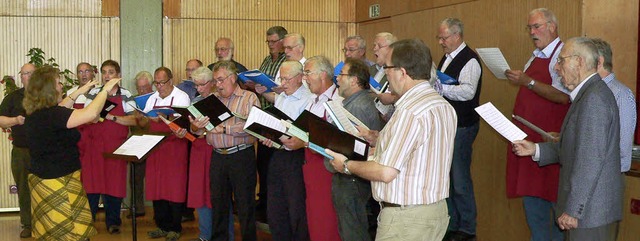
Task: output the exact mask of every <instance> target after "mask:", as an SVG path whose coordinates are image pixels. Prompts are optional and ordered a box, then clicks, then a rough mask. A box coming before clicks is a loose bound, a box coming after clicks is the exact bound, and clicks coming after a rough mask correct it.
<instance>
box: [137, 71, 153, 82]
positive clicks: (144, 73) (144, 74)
mask: <svg viewBox="0 0 640 241" xmlns="http://www.w3.org/2000/svg"><path fill="white" fill-rule="evenodd" d="M142 77H144V78H147V81H149V84H151V81H153V76H152V75H151V73H149V72H148V71H140V72H138V74H136V77H135V78H133V80H135V81H138V80H139V79H141V78H142Z"/></svg>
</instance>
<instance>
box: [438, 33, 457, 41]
mask: <svg viewBox="0 0 640 241" xmlns="http://www.w3.org/2000/svg"><path fill="white" fill-rule="evenodd" d="M451 36H453V34H449V36H446V37H440V36H436V40H438V41H442V42H444V41H447V39H448V38H449V37H451Z"/></svg>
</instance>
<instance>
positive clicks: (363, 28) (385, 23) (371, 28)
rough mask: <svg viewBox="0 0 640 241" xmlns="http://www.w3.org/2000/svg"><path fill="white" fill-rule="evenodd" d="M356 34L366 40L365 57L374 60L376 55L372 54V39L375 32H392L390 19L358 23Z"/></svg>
mask: <svg viewBox="0 0 640 241" xmlns="http://www.w3.org/2000/svg"><path fill="white" fill-rule="evenodd" d="M357 29H358V34H359V35H360V36H362V37H363V38H364V39H365V40H366V41H367V59H369V60H371V61H374V62H375V60H376V57H375V56H374V55H373V40H374V38H375V36H376V34H377V33H380V32H391V33H392V34H393V32H392V28H391V19H390V18H382V19H376V20H373V21H368V22H363V23H358V26H357Z"/></svg>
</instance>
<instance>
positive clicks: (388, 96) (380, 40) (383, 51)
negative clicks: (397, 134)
mask: <svg viewBox="0 0 640 241" xmlns="http://www.w3.org/2000/svg"><path fill="white" fill-rule="evenodd" d="M397 40H398V39H397V38H396V37H395V36H393V34H391V33H387V32H381V33H378V34H376V37H375V39H374V40H373V55H374V56H375V57H376V64H375V65H373V66H371V67H369V73H370V74H371V75H372V76H373V79H375V80H376V81H378V83H380V86H382V85H384V84H385V83H386V82H387V77H386V75H385V72H384V69H383V68H382V66H384V62H385V61H386V59H387V54H388V53H389V45H391V44H392V43H394V42H395V41H397ZM397 99H398V96H396V95H394V94H393V93H391V91H387V92H385V93H380V94H378V98H377V99H376V107H377V108H378V110H380V113H381V114H382V117H383V119H384V120H389V118H390V117H391V115H392V113H393V103H395V102H396V100H397Z"/></svg>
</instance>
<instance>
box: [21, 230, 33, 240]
mask: <svg viewBox="0 0 640 241" xmlns="http://www.w3.org/2000/svg"><path fill="white" fill-rule="evenodd" d="M20 238H31V228H23V229H22V231H21V232H20Z"/></svg>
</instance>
